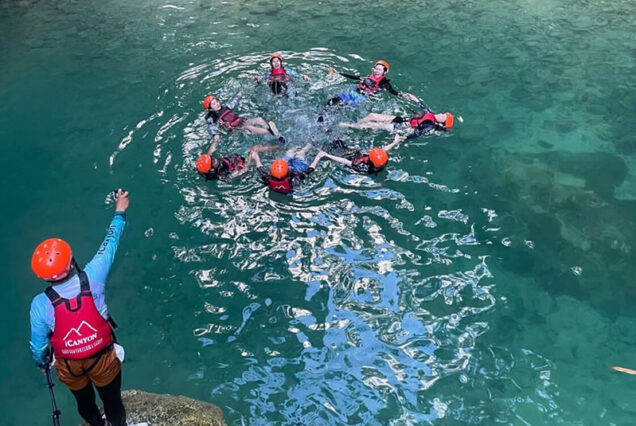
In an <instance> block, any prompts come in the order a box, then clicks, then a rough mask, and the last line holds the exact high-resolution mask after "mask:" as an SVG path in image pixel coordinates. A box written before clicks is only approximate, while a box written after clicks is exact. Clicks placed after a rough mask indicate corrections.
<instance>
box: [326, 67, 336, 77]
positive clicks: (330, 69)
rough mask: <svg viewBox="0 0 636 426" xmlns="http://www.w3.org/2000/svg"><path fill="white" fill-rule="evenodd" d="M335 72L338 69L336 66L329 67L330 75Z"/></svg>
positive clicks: (328, 72)
mask: <svg viewBox="0 0 636 426" xmlns="http://www.w3.org/2000/svg"><path fill="white" fill-rule="evenodd" d="M335 72H336V69H335V68H334V67H329V68H327V74H329V75H330V76H331V75H333V74H334V73H335Z"/></svg>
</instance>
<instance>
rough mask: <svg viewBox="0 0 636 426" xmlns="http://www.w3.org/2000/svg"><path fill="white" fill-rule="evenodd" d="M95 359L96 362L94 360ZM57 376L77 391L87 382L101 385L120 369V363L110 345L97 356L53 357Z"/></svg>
mask: <svg viewBox="0 0 636 426" xmlns="http://www.w3.org/2000/svg"><path fill="white" fill-rule="evenodd" d="M96 361H97V362H96ZM55 370H56V371H57V378H58V379H60V382H62V383H64V384H65V385H66V386H68V388H69V389H70V390H74V391H78V390H80V389H83V388H84V387H86V385H87V384H88V383H89V382H93V383H94V384H95V386H98V387H103V386H106V385H107V384H109V383H110V382H112V381H113V379H115V377H116V376H117V374H119V372H120V371H121V363H120V362H119V359H118V358H117V354H116V353H115V348H114V347H112V348H111V349H110V350H109V351H108V352H106V353H104V354H102V355H101V356H99V357H93V358H86V359H55Z"/></svg>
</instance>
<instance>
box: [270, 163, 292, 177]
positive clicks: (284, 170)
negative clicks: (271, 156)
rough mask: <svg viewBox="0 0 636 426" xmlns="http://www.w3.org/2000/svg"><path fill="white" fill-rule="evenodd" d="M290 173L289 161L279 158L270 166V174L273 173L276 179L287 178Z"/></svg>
mask: <svg viewBox="0 0 636 426" xmlns="http://www.w3.org/2000/svg"><path fill="white" fill-rule="evenodd" d="M288 173H289V165H288V164H287V161H285V160H283V159H282V158H279V159H277V160H274V161H273V162H272V165H271V166H269V174H271V175H272V176H273V177H274V178H275V179H285V178H286V177H287V174H288Z"/></svg>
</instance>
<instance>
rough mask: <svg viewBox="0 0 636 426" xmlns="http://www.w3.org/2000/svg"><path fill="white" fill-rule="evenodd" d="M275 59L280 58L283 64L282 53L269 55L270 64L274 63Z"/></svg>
mask: <svg viewBox="0 0 636 426" xmlns="http://www.w3.org/2000/svg"><path fill="white" fill-rule="evenodd" d="M274 58H278V59H279V60H280V61H281V62H283V55H281V54H280V53H278V52H276V53H272V54H271V55H269V62H270V63H271V62H272V59H274Z"/></svg>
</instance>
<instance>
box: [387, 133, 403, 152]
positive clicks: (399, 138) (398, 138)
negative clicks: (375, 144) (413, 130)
mask: <svg viewBox="0 0 636 426" xmlns="http://www.w3.org/2000/svg"><path fill="white" fill-rule="evenodd" d="M404 139H406V137H404V136H402V135H399V134H396V135H395V137H394V138H393V142H391V143H390V144H388V145H386V146H384V147H383V148H382V149H383V150H385V151H390V150H391V149H392V148H395V147H396V146H397V145H398V144H399V143H400V142H402V141H403V140H404Z"/></svg>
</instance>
